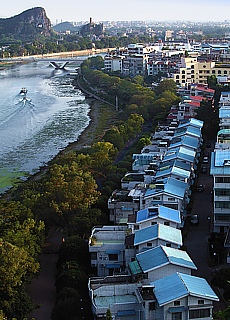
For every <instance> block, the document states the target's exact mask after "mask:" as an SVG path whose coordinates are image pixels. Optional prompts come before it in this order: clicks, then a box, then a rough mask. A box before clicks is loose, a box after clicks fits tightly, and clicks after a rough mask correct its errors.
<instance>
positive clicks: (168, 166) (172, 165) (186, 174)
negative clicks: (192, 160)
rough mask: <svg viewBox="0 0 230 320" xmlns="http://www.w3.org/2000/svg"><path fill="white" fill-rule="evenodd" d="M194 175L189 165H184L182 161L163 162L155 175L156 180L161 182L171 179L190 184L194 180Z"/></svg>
mask: <svg viewBox="0 0 230 320" xmlns="http://www.w3.org/2000/svg"><path fill="white" fill-rule="evenodd" d="M192 173H193V172H192V170H191V167H190V165H189V164H188V163H184V162H183V161H180V160H172V161H167V162H163V163H162V164H161V165H160V166H159V168H158V170H157V172H156V174H155V179H156V180H160V179H164V178H168V177H171V178H174V179H177V180H180V181H184V182H187V183H189V184H190V182H191V181H192V180H193V175H192Z"/></svg>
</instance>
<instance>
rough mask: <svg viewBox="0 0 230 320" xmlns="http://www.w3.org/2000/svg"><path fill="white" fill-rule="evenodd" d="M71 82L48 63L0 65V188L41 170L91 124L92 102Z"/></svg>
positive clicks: (64, 73) (66, 75) (69, 78)
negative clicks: (22, 93) (23, 93)
mask: <svg viewBox="0 0 230 320" xmlns="http://www.w3.org/2000/svg"><path fill="white" fill-rule="evenodd" d="M72 81H73V80H72V79H71V77H70V76H69V75H68V73H67V72H64V71H61V70H54V69H53V67H51V66H49V62H33V63H29V64H24V65H17V66H15V67H13V68H9V69H5V70H0V193H2V192H3V191H5V190H6V189H7V188H9V187H10V186H11V185H12V184H13V181H15V179H16V178H19V179H23V177H25V176H26V175H28V174H33V173H36V172H37V171H38V170H39V168H40V167H41V166H43V165H45V164H46V163H47V162H48V161H49V160H51V159H52V158H53V157H54V156H55V155H57V154H58V152H59V151H60V150H62V149H64V148H65V147H66V146H67V145H68V144H69V143H70V142H73V141H76V140H77V139H78V137H79V135H80V133H81V132H82V131H83V130H84V129H85V128H86V127H87V126H88V124H89V121H90V118H89V109H90V106H89V105H88V104H87V103H86V101H85V96H84V95H83V94H82V93H81V91H80V90H78V89H75V88H74V87H73V85H72ZM22 87H25V88H27V90H28V92H27V96H26V97H27V100H26V101H24V102H23V101H21V100H22V99H21V97H20V95H19V92H20V90H21V88H22Z"/></svg>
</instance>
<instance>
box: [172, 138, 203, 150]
mask: <svg viewBox="0 0 230 320" xmlns="http://www.w3.org/2000/svg"><path fill="white" fill-rule="evenodd" d="M181 145H184V146H188V147H190V148H193V149H195V148H197V147H198V145H199V140H198V138H197V137H191V136H187V135H185V136H182V137H177V138H172V141H171V144H170V146H169V149H171V148H174V147H179V146H181Z"/></svg>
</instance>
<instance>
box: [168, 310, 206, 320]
mask: <svg viewBox="0 0 230 320" xmlns="http://www.w3.org/2000/svg"><path fill="white" fill-rule="evenodd" d="M208 317H210V309H197V310H189V319H199V318H208ZM172 320H182V312H174V313H172Z"/></svg>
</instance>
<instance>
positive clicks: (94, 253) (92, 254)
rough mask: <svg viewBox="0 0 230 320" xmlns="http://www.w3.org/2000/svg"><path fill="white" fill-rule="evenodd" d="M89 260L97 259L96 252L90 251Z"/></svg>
mask: <svg viewBox="0 0 230 320" xmlns="http://www.w3.org/2000/svg"><path fill="white" fill-rule="evenodd" d="M91 260H97V252H91Z"/></svg>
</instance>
